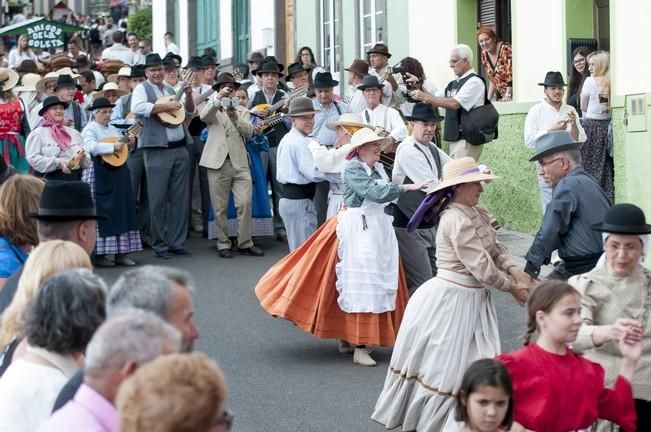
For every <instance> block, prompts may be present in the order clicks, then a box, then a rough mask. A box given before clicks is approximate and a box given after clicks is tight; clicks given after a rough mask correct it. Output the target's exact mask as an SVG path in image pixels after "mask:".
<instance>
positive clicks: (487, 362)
mask: <svg viewBox="0 0 651 432" xmlns="http://www.w3.org/2000/svg"><path fill="white" fill-rule="evenodd" d="M456 399H457V406H456V408H455V410H456V411H455V420H456V421H458V422H463V423H464V426H463V427H462V428H461V429H460V430H459V432H474V431H478V432H497V431H499V430H511V424H512V423H513V387H512V386H511V377H510V376H509V371H508V370H506V367H504V365H503V364H502V363H501V362H499V361H498V360H494V359H488V358H487V359H480V360H477V361H475V362H474V363H472V364H471V365H470V366H469V367H468V369H466V372H465V373H464V374H463V379H462V380H461V387H460V388H459V393H457V398H456Z"/></svg>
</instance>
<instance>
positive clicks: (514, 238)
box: [497, 228, 553, 276]
mask: <svg viewBox="0 0 651 432" xmlns="http://www.w3.org/2000/svg"><path fill="white" fill-rule="evenodd" d="M497 239H498V240H499V241H500V242H501V243H502V244H504V245H505V246H506V247H507V248H508V249H509V254H510V255H511V257H512V258H513V260H514V261H515V262H516V263H518V264H520V266H521V267H520V268H521V269H524V265H525V263H526V261H525V259H524V256H525V255H526V254H527V251H528V250H529V248H530V247H531V244H532V243H533V236H531V235H529V234H526V233H521V232H518V231H511V230H508V229H506V228H501V229H500V230H499V231H498V232H497ZM552 268H553V267H552V266H551V265H546V266H543V267H542V268H541V269H540V276H545V275H547V274H549V273H550V272H551V271H552Z"/></svg>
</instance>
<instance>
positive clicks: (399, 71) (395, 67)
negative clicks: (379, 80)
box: [389, 66, 407, 76]
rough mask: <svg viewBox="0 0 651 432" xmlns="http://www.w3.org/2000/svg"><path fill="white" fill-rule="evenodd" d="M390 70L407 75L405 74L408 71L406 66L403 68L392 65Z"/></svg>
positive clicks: (393, 72)
mask: <svg viewBox="0 0 651 432" xmlns="http://www.w3.org/2000/svg"><path fill="white" fill-rule="evenodd" d="M389 70H390V71H391V73H392V74H400V75H402V76H405V74H406V73H407V71H406V70H405V68H403V67H402V66H393V67H390V68H389Z"/></svg>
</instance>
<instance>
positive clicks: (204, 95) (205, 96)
mask: <svg viewBox="0 0 651 432" xmlns="http://www.w3.org/2000/svg"><path fill="white" fill-rule="evenodd" d="M213 93H215V89H212V88H211V89H210V90H208V91H207V92H205V93H202V94H200V95H199V97H197V99H196V100H195V101H194V104H195V105H199V104H201V103H203V102H204V101H206V100H207V99H208V98H209V97H210V96H212V95H213Z"/></svg>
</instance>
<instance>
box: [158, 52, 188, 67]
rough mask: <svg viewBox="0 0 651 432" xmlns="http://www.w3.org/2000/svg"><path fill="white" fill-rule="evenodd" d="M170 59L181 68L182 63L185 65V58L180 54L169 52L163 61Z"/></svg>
mask: <svg viewBox="0 0 651 432" xmlns="http://www.w3.org/2000/svg"><path fill="white" fill-rule="evenodd" d="M168 59H173V60H176V62H177V63H178V65H179V66H180V65H181V63H183V57H181V56H180V55H178V54H174V53H172V52H168V53H167V54H165V57H163V60H168Z"/></svg>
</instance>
